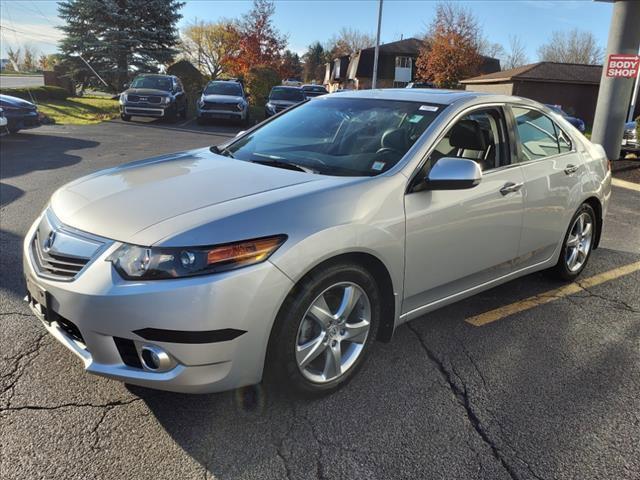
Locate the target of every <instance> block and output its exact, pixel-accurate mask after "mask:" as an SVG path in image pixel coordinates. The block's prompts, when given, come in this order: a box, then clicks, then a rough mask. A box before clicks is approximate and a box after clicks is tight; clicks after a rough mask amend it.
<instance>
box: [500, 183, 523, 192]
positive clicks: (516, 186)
mask: <svg viewBox="0 0 640 480" xmlns="http://www.w3.org/2000/svg"><path fill="white" fill-rule="evenodd" d="M522 185H523V184H522V183H513V182H507V183H505V184H504V187H502V188H501V189H500V193H501V194H502V195H507V194H509V193H514V192H517V191H518V190H520V189H521V188H522Z"/></svg>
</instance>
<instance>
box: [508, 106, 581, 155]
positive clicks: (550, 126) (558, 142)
mask: <svg viewBox="0 0 640 480" xmlns="http://www.w3.org/2000/svg"><path fill="white" fill-rule="evenodd" d="M512 111H513V116H514V118H515V122H516V129H517V131H518V142H519V143H520V151H521V153H522V158H521V161H523V162H526V161H530V160H539V159H542V158H547V157H551V156H553V155H558V154H560V153H568V152H570V151H571V150H572V145H571V139H570V138H569V136H568V135H567V134H566V133H565V132H564V131H563V130H562V129H561V128H560V127H558V126H557V125H556V123H555V122H554V121H553V120H551V119H550V118H549V117H547V116H546V115H545V114H543V113H542V112H539V111H537V110H533V109H529V108H523V107H515V106H514V107H512Z"/></svg>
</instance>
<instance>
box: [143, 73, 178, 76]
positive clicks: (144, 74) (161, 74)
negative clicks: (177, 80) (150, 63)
mask: <svg viewBox="0 0 640 480" xmlns="http://www.w3.org/2000/svg"><path fill="white" fill-rule="evenodd" d="M136 77H175V75H168V74H164V73H139V74H138V75H136Z"/></svg>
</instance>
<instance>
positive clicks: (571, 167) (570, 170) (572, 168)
mask: <svg viewBox="0 0 640 480" xmlns="http://www.w3.org/2000/svg"><path fill="white" fill-rule="evenodd" d="M577 171H578V167H577V166H576V165H567V168H565V169H564V173H566V174H567V175H571V174H572V173H576V172H577Z"/></svg>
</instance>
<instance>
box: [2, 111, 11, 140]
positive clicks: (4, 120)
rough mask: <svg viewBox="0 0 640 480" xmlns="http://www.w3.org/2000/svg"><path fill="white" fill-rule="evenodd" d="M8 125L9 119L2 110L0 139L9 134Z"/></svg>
mask: <svg viewBox="0 0 640 480" xmlns="http://www.w3.org/2000/svg"><path fill="white" fill-rule="evenodd" d="M7 123H8V122H7V117H5V116H4V110H3V109H1V108H0V137H1V136H4V135H6V134H8V133H9V130H8V129H7Z"/></svg>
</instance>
